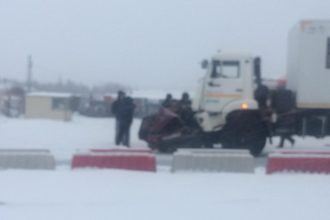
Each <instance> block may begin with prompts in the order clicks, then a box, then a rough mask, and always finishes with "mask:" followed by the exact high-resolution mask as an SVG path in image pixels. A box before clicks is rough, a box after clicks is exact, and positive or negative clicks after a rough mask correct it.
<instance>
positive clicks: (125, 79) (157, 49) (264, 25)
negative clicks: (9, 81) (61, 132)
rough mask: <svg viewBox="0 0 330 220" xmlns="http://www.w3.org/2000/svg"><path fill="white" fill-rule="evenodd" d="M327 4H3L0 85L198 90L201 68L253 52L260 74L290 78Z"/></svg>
mask: <svg viewBox="0 0 330 220" xmlns="http://www.w3.org/2000/svg"><path fill="white" fill-rule="evenodd" d="M329 9H330V1H329V0H226V1H223V0H162V1H158V0H89V1H87V0H53V1H50V0H48V1H47V0H28V1H27V0H7V1H6V0H0V28H1V29H0V78H3V77H10V78H16V79H20V80H25V79H26V65H27V64H26V60H27V55H28V54H31V55H32V56H33V61H34V69H33V74H34V78H35V79H37V80H39V81H44V82H45V81H57V80H58V79H59V77H61V78H62V79H63V80H66V79H72V80H75V81H78V82H82V83H86V84H89V85H92V84H100V83H103V82H106V81H112V82H119V83H124V84H128V85H130V86H132V87H137V88H148V89H150V88H166V89H169V88H181V89H188V88H193V87H194V86H195V85H196V84H197V80H198V79H199V78H201V77H202V75H203V71H202V70H201V68H200V65H199V63H200V61H201V60H202V59H203V58H209V57H210V56H211V55H212V54H214V53H215V52H216V51H217V50H219V49H221V50H222V51H226V50H229V51H249V52H252V53H253V54H256V55H260V56H261V57H262V59H263V75H264V76H266V77H277V76H282V75H284V74H285V69H286V63H285V61H286V38H287V33H288V31H289V29H290V28H291V27H292V26H293V25H294V24H295V23H297V22H298V21H299V20H301V19H310V18H315V19H329V18H330V11H329Z"/></svg>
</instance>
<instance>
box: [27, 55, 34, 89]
mask: <svg viewBox="0 0 330 220" xmlns="http://www.w3.org/2000/svg"><path fill="white" fill-rule="evenodd" d="M32 66H33V64H32V56H31V55H29V56H28V59H27V82H26V86H27V92H31V89H32Z"/></svg>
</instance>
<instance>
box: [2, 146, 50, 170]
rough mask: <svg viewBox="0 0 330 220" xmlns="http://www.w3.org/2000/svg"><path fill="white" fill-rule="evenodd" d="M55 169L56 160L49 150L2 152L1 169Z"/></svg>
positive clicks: (9, 150)
mask: <svg viewBox="0 0 330 220" xmlns="http://www.w3.org/2000/svg"><path fill="white" fill-rule="evenodd" d="M55 167H56V163H55V158H54V156H53V155H52V154H51V153H50V152H49V151H48V150H38V149H31V150H29V149H1V150H0V169H33V170H34V169H37V170H39V169H41V170H54V169H55Z"/></svg>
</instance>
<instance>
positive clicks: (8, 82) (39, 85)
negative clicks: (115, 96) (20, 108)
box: [0, 78, 129, 95]
mask: <svg viewBox="0 0 330 220" xmlns="http://www.w3.org/2000/svg"><path fill="white" fill-rule="evenodd" d="M0 84H1V85H2V86H1V87H2V88H4V87H5V88H10V87H21V88H26V84H25V83H23V82H20V81H18V80H14V79H5V78H1V79H0ZM32 88H33V89H32V91H43V92H65V93H72V94H80V95H87V94H91V93H92V94H106V93H116V92H117V91H118V90H126V91H127V90H129V87H128V86H124V85H121V84H118V83H112V82H107V83H104V84H102V85H96V86H92V87H89V86H87V85H85V84H82V83H77V82H74V81H72V80H66V81H64V82H63V81H62V80H59V81H57V82H47V83H44V82H38V81H33V83H32Z"/></svg>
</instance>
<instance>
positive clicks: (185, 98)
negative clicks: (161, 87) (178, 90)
mask: <svg viewBox="0 0 330 220" xmlns="http://www.w3.org/2000/svg"><path fill="white" fill-rule="evenodd" d="M179 104H180V106H181V107H182V108H191V100H190V97H189V94H188V93H186V92H184V93H183V94H182V97H181V99H180V102H179Z"/></svg>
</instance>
